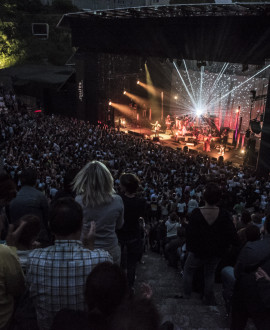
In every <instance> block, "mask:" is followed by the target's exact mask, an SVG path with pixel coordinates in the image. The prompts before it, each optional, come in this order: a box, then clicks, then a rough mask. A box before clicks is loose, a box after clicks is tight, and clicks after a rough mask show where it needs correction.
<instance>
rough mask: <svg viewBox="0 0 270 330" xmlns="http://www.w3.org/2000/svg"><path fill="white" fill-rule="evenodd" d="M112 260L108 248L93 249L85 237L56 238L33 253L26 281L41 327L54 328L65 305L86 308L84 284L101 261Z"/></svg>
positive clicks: (29, 260)
mask: <svg viewBox="0 0 270 330" xmlns="http://www.w3.org/2000/svg"><path fill="white" fill-rule="evenodd" d="M104 261H111V262H112V258H111V256H110V254H109V253H108V252H106V251H104V250H99V249H98V250H93V251H91V250H89V249H86V248H84V247H83V246H82V243H81V241H76V240H56V241H55V245H53V246H49V247H47V248H45V249H36V250H33V251H32V252H31V253H30V254H29V258H28V265H27V268H26V269H27V275H26V282H27V285H28V287H29V292H30V297H32V298H33V300H34V304H35V307H36V312H37V319H38V324H39V327H40V329H50V327H51V324H52V321H53V318H54V316H55V314H56V313H57V312H58V311H59V310H61V309H63V308H68V309H72V310H84V309H85V305H84V285H85V282H86V278H87V276H88V274H89V273H90V272H91V270H92V269H93V268H94V267H95V266H96V265H97V264H98V263H100V262H104Z"/></svg>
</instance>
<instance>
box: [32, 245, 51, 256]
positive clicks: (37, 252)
mask: <svg viewBox="0 0 270 330" xmlns="http://www.w3.org/2000/svg"><path fill="white" fill-rule="evenodd" d="M54 249H55V246H54V245H50V246H48V247H45V248H39V249H34V250H32V251H30V252H29V254H28V258H29V259H31V258H32V259H36V258H40V257H44V256H45V255H47V254H48V253H49V252H51V251H52V250H54Z"/></svg>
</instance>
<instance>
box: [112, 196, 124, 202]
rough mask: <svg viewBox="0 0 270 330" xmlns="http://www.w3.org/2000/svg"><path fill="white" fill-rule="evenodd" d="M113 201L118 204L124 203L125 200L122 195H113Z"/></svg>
mask: <svg viewBox="0 0 270 330" xmlns="http://www.w3.org/2000/svg"><path fill="white" fill-rule="evenodd" d="M112 198H113V201H115V202H118V203H123V199H122V197H121V196H120V195H118V194H113V195H112Z"/></svg>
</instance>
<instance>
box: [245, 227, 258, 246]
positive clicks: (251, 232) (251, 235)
mask: <svg viewBox="0 0 270 330" xmlns="http://www.w3.org/2000/svg"><path fill="white" fill-rule="evenodd" d="M245 231H246V232H245V234H246V238H247V241H248V242H254V241H257V240H259V239H260V237H261V233H260V228H259V227H258V226H256V225H248V226H247V228H246V229H245Z"/></svg>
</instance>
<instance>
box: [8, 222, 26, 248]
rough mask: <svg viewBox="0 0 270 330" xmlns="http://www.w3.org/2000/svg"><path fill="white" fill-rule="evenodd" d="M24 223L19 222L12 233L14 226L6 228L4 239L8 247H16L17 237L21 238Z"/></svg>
mask: <svg viewBox="0 0 270 330" xmlns="http://www.w3.org/2000/svg"><path fill="white" fill-rule="evenodd" d="M25 225H26V222H25V221H21V222H20V225H19V227H18V228H17V229H16V230H15V231H14V225H9V226H8V233H7V237H6V242H7V245H9V246H16V245H17V242H18V239H19V237H20V236H21V233H22V230H23V228H24V227H25Z"/></svg>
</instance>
